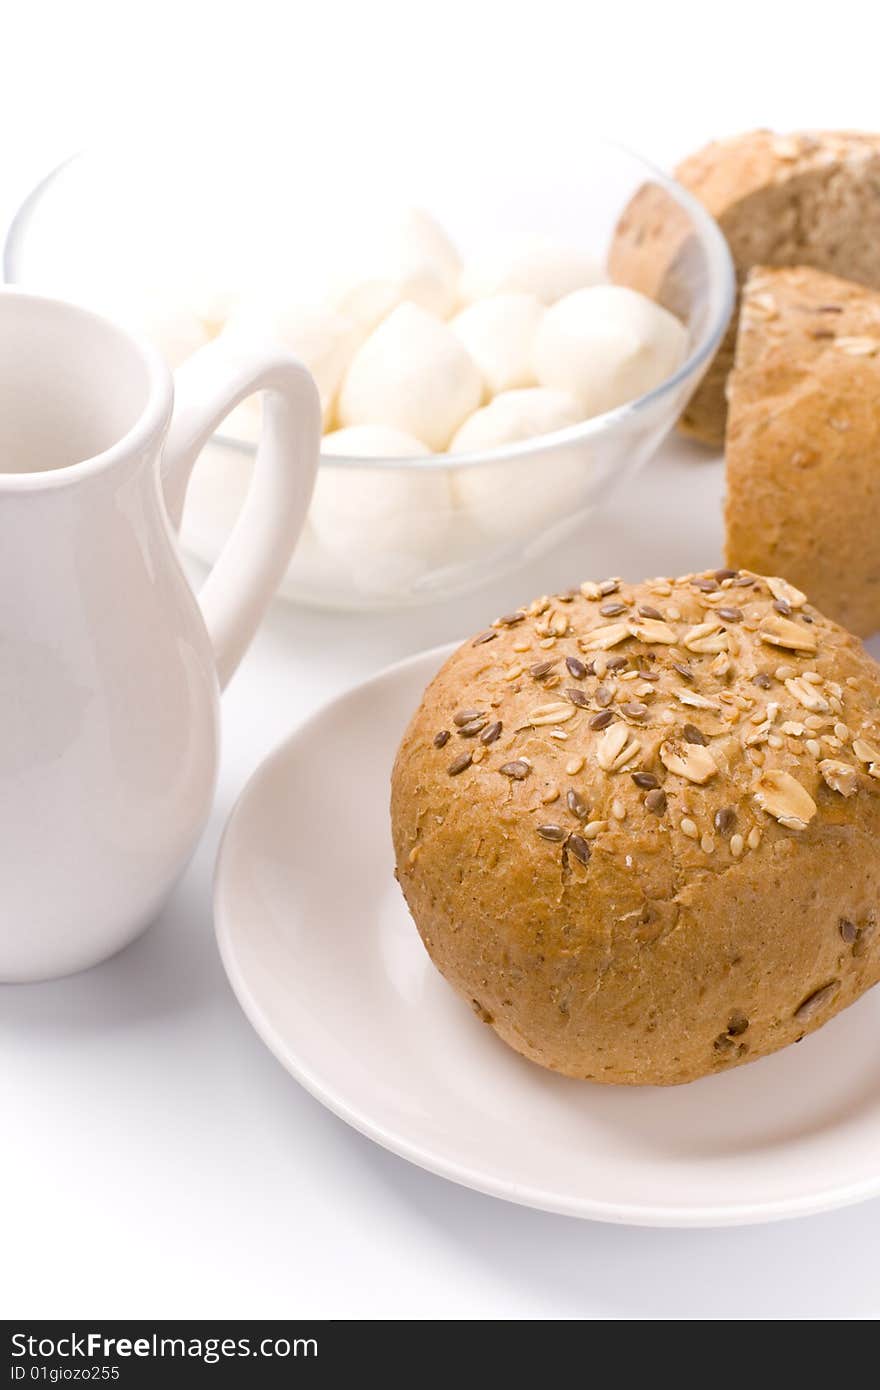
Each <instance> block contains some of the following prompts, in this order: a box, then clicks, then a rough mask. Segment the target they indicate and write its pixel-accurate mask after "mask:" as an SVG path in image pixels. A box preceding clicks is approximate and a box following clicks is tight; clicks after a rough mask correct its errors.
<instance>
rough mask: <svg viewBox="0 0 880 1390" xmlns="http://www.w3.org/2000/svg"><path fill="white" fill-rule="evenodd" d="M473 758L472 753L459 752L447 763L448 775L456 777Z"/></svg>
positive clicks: (468, 765)
mask: <svg viewBox="0 0 880 1390" xmlns="http://www.w3.org/2000/svg"><path fill="white" fill-rule="evenodd" d="M473 760H474V755H473V753H459V755H458V757H457V758H454V759H453V761H452V762H451V763H450V764H449V766H448V768H447V769H446V771H447V772H448V773H449V776H450V777H457V776H458V774H459V773H460V772H464V770H465V768H466V767H470V765H471V763H472V762H473Z"/></svg>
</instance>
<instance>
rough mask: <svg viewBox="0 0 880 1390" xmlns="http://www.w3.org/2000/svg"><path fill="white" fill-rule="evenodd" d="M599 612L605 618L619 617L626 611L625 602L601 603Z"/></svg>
mask: <svg viewBox="0 0 880 1390" xmlns="http://www.w3.org/2000/svg"><path fill="white" fill-rule="evenodd" d="M599 612H600V613H601V614H602V617H603V618H619V617H620V615H621V613H625V612H626V604H625V603H602V604H600V605H599Z"/></svg>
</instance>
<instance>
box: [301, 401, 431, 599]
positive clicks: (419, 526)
mask: <svg viewBox="0 0 880 1390" xmlns="http://www.w3.org/2000/svg"><path fill="white" fill-rule="evenodd" d="M321 451H322V454H324V455H328V454H329V455H333V454H338V455H339V454H341V455H348V456H350V457H356V456H361V457H384V458H418V457H424V456H426V455H427V454H429V453H430V450H429V449H428V448H426V446H425V445H424V444H423V443H422V442H421V440H419V439H415V438H413V436H412V435H408V434H406V433H404V432H403V431H401V430H397V429H391V428H388V427H386V426H380V425H358V426H352V427H351V428H349V429H342V430H336V431H334V433H333V434H329V435H326V436H325V438H324V440H323V442H322V446H321ZM452 516H453V499H452V494H451V490H450V485H449V475H448V473H447V471H446V470H445V469H434V468H420V467H419V465H418V464H417V463H413V464H412V465H411V466H409V467H407V466H405V465H404V466H401V467H400V468H387V469H385V468H369V467H363V468H360V467H358V468H334V467H332V465H322V466H321V468H319V470H318V478H317V482H316V484H315V491H314V494H313V496H312V505H311V509H310V512H309V520H310V522H311V525H312V527H313V529H314V532H315V535H316V536H317V538H318V540H319V541H320V542H321V544H322V545H323V546H324V548H325V549H326V550H327V551H328V553H330V554H332V555H334V556H336V557H337V559H338V561H339V563H340V564H341V565H343V566H345V568H346V569H347V570H348V572H349V573H350V575H351V577H352V581H353V582H354V584H355V586H356V587H357V588H358V589H360V591H361V592H362V593H363V594H364V595H370V596H374V597H381V596H383V595H387V596H390V595H394V594H395V593H397V592H398V591H399V590H401V589H406V588H408V587H410V586H411V585H412V584H414V583H415V582H416V581H417V580H418V579H419V577H420V576H421V575H423V574H424V573H426V572H427V571H428V570H429V569H430V568H432V566H433V565H435V564H437V563H438V562H439V561H441V560H442V558H443V554H444V539H445V537H446V536H447V534H448V532H449V527H450V524H451V521H452Z"/></svg>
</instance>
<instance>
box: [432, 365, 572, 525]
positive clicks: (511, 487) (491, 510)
mask: <svg viewBox="0 0 880 1390" xmlns="http://www.w3.org/2000/svg"><path fill="white" fill-rule="evenodd" d="M580 418H581V416H580V411H579V410H578V407H577V404H576V403H575V402H574V401H573V400H572V399H571V397H570V396H567V395H565V393H564V392H562V391H549V390H544V389H542V388H540V387H537V388H534V389H532V390H525V391H506V392H504V394H503V395H500V396H496V397H495V399H494V401H492V402H491V404H490V405H487V406H486V407H485V408H484V409H483V410H478V411H477V413H476V414H475V415H472V416H471V418H470V419H469V420H466V421H465V423H464V425H462V427H461V429H460V430H459V431H458V433H457V434H456V436H455V438H454V440H453V441H452V448H453V451H454V452H457V453H464V452H466V451H467V452H468V453H470V452H477V451H479V450H482V449H496V448H499V447H501V446H503V445H505V444H519V443H521V442H522V441H523V440H527V439H534V438H537V437H538V436H540V435H545V434H552V433H553V432H554V431H556V430H561V429H567V428H568V427H569V426H571V425H575V424H577V423H578V421H579V420H580ZM452 476H453V482H452V487H453V494H454V497H455V501H456V504H457V506H458V507H459V508H460V509H461V511H462V512H463V513H464V515H465V516H466V517H467V519H468V520H469V521H470V522H471V524H472V525H473V526H475V527H477V528H478V530H481V531H483V532H485V533H486V534H487V535H490V536H493V537H496V536H505V537H506V538H507V539H508V540H510V541H511V542H517V541H521V542H522V543H527V542H528V539H529V538H530V537H532V536H534V535H535V534H536V533H537V532H540V531H542V530H544V529H545V528H546V527H547V526H550V525H552V524H553V523H554V521H557V520H562V519H564V518H566V517H567V516H569V515H570V514H571V513H572V512H573V511H576V510H577V509H578V508H579V507H580V506H581V505H582V503H583V499H584V495H585V493H586V491H587V487H588V484H589V462H588V456H587V453H586V447H585V446H584V445H583V444H570V445H565V446H564V447H562V448H559V447H555V448H552V449H549V450H548V451H547V452H546V453H542V454H540V455H539V454H535V455H528V456H527V457H525V458H513V459H508V460H504V461H503V462H497V463H479V464H472V465H469V466H467V467H464V468H458V469H455V470H454V472H453V475H452Z"/></svg>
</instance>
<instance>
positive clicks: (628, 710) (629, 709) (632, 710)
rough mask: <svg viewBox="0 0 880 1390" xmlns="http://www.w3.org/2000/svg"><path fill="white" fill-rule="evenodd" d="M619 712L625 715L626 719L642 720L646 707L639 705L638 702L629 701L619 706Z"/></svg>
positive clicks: (646, 711)
mask: <svg viewBox="0 0 880 1390" xmlns="http://www.w3.org/2000/svg"><path fill="white" fill-rule="evenodd" d="M620 711H621V713H622V714H625V715H626V717H627V719H644V717H645V715H646V714H647V713H648V706H647V705H643V704H641V702H640V701H638V700H630V701H628V703H627V704H625V705H621V706H620Z"/></svg>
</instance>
